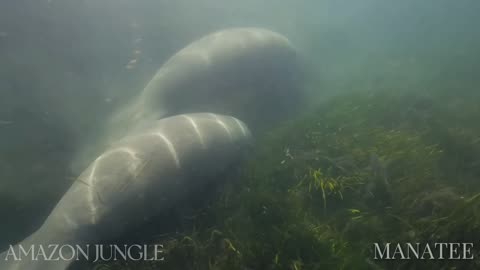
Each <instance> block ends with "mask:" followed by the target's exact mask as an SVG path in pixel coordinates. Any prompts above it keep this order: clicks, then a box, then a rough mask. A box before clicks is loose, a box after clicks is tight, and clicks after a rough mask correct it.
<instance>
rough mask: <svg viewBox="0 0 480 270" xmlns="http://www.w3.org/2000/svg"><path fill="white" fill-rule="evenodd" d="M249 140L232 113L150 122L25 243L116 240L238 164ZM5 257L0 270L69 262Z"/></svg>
mask: <svg viewBox="0 0 480 270" xmlns="http://www.w3.org/2000/svg"><path fill="white" fill-rule="evenodd" d="M250 141H251V135H250V131H249V129H248V128H247V127H246V125H245V124H244V123H243V122H241V121H240V120H238V119H236V118H233V117H230V116H222V115H217V114H211V113H198V114H183V115H178V116H173V117H168V118H164V119H162V120H159V121H155V122H152V123H151V126H150V127H148V128H145V129H142V130H139V131H137V132H135V133H133V134H128V135H127V136H126V137H124V138H123V139H121V140H120V141H118V142H116V143H114V144H113V145H112V146H111V148H110V149H108V150H107V151H105V152H104V153H103V154H101V155H100V156H99V157H98V158H96V159H95V160H94V161H93V162H92V163H91V164H90V166H89V167H88V168H87V169H86V170H85V171H84V172H83V173H82V174H81V175H80V176H79V177H78V179H77V181H76V182H75V183H74V184H73V185H72V186H71V188H70V189H69V190H68V191H67V192H66V193H65V195H64V196H63V197H62V199H61V200H60V202H59V203H58V204H57V205H56V207H55V208H54V209H53V211H52V212H51V214H50V215H49V216H48V218H47V219H46V221H45V222H44V224H43V225H42V226H41V227H40V229H38V230H37V231H36V232H35V233H34V234H32V235H31V236H30V237H28V238H27V239H25V240H24V241H23V242H21V243H20V246H23V247H24V248H29V247H30V246H31V245H45V246H48V245H49V244H59V245H65V244H70V245H85V244H88V243H98V242H99V241H102V240H108V239H112V238H115V237H118V236H119V235H120V234H121V233H122V232H124V231H125V229H127V228H131V227H132V226H135V225H137V224H139V223H141V222H142V221H144V218H145V217H151V216H153V215H155V214H157V213H158V212H159V211H161V210H162V209H165V208H166V207H169V206H171V205H173V204H175V203H176V202H177V201H178V200H180V199H184V198H185V197H186V196H187V195H188V194H189V193H190V192H191V191H192V190H195V189H196V188H198V187H199V186H204V185H206V184H207V182H208V181H210V180H212V179H213V178H215V176H216V175H218V174H220V173H221V172H222V171H224V170H225V169H226V168H227V166H229V165H230V164H234V163H236V162H237V161H238V159H239V158H240V156H241V153H242V152H244V150H245V149H246V148H248V147H247V146H248V145H249V144H250ZM18 247H19V245H17V246H16V247H14V248H13V250H14V251H15V250H17V251H18ZM37 247H38V246H37ZM7 255H8V253H6V252H4V253H3V254H2V255H0V269H1V270H17V269H18V270H64V269H67V267H68V266H69V265H70V264H71V261H42V260H40V261H31V260H28V259H25V258H23V260H22V261H14V260H13V259H12V258H13V257H10V258H9V256H7ZM5 259H9V260H7V261H6V260H5Z"/></svg>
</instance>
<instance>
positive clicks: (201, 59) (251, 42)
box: [110, 28, 301, 137]
mask: <svg viewBox="0 0 480 270" xmlns="http://www.w3.org/2000/svg"><path fill="white" fill-rule="evenodd" d="M299 74H300V72H299V64H298V60H297V53H296V51H295V49H294V47H293V46H292V44H291V43H290V41H289V40H288V39H287V38H286V37H284V36H282V35H280V34H278V33H275V32H272V31H270V30H267V29H262V28H231V29H225V30H221V31H218V32H215V33H212V34H209V35H207V36H204V37H202V38H200V39H198V40H196V41H194V42H193V43H191V44H190V45H188V46H186V47H185V48H183V49H181V50H180V51H179V52H177V53H176V54H175V55H173V56H172V57H171V58H170V59H169V60H168V61H167V62H166V63H165V64H164V65H163V66H161V67H160V69H159V70H158V71H157V73H156V74H155V75H154V76H153V78H152V79H151V80H150V82H148V84H147V85H146V87H145V88H144V89H143V91H141V93H140V94H139V95H138V97H136V98H135V99H134V100H133V101H132V102H131V104H129V105H128V106H126V107H125V108H122V109H120V110H119V112H118V113H116V114H115V115H114V116H113V120H112V123H114V124H113V126H115V127H116V128H114V129H112V130H110V132H111V133H113V134H116V135H117V136H120V137H121V136H122V135H123V134H124V132H128V131H129V130H131V129H135V128H136V127H139V126H140V127H141V126H144V125H142V123H144V124H145V123H146V125H148V122H149V121H151V120H152V119H153V120H154V119H159V118H162V117H165V116H170V115H175V114H181V113H192V112H202V111H208V112H213V113H219V114H227V115H234V116H235V117H237V118H239V119H241V120H242V121H244V122H245V123H246V124H247V125H248V126H249V127H250V128H251V129H252V130H255V129H257V128H260V127H263V126H266V125H268V124H269V123H271V122H272V121H274V120H278V119H284V117H285V115H284V114H285V113H286V112H288V111H290V109H292V108H293V107H295V106H296V105H298V102H297V101H298V99H299V98H300V97H301V95H300V94H299V92H298V89H299V87H298V82H299V80H298V79H299ZM119 127H120V128H119Z"/></svg>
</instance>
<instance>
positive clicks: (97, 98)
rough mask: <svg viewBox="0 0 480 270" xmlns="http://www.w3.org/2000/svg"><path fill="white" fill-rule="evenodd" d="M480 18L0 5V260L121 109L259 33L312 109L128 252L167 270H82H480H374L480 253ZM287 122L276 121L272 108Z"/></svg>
mask: <svg viewBox="0 0 480 270" xmlns="http://www.w3.org/2000/svg"><path fill="white" fill-rule="evenodd" d="M479 11H480V2H479V1H475V0H459V1H450V0H425V1H418V0H417V1H413V0H406V1H380V0H362V1H354V0H345V1H333V0H328V1H326V0H320V1H313V0H312V1H307V0H297V1H293V0H291V1H287V0H278V1H273V0H266V1H253V0H245V1H233V0H226V1H219V0H216V1H215V0H199V1H193V0H177V1H160V0H158V1H153V0H137V1H133V0H104V1H94V0H81V1H80V0H75V1H74V0H62V1H60V0H37V1H34V0H15V1H14V0H4V1H2V2H1V3H0V217H1V219H0V220H1V222H0V232H1V233H0V249H1V250H4V249H6V247H7V246H8V245H9V244H11V243H16V242H18V241H20V240H22V239H23V238H24V237H25V236H26V235H29V234H30V233H32V232H33V231H34V230H35V229H36V228H38V227H39V226H40V225H41V224H42V222H43V221H44V219H45V217H46V216H47V215H48V214H49V212H50V211H51V209H52V208H53V207H54V206H55V204H56V203H57V202H58V200H59V199H60V198H61V196H62V195H63V194H64V192H65V191H66V190H67V189H68V188H69V186H70V185H71V184H72V182H73V181H74V179H75V178H76V177H77V176H78V174H79V173H80V172H81V171H82V170H83V169H84V168H83V167H82V165H79V164H77V163H76V155H77V153H79V152H81V150H82V148H83V147H85V145H86V144H88V143H89V141H90V139H91V138H94V137H96V136H98V134H97V132H98V130H99V126H100V125H102V123H104V121H105V119H106V118H107V117H108V116H109V115H110V114H111V113H112V111H113V110H114V109H115V108H118V107H119V106H121V105H122V104H125V103H126V102H127V101H128V100H129V99H130V98H131V97H132V96H134V95H135V94H137V93H138V92H139V91H140V90H141V89H143V87H144V86H145V84H146V82H148V81H149V80H150V78H151V77H152V75H153V74H154V73H155V72H156V70H157V69H158V68H159V67H160V66H161V65H162V64H163V63H164V62H165V61H166V60H167V59H168V58H169V57H170V56H171V55H173V54H174V53H176V52H177V51H178V50H179V49H181V48H183V47H184V46H185V45H187V44H189V43H190V42H192V41H193V40H196V39H198V38H200V37H202V36H204V35H206V34H208V33H211V32H214V31H217V30H219V29H223V28H228V27H238V26H242V27H243V26H254V27H264V28H268V29H271V30H273V31H276V32H279V33H281V34H283V35H285V36H286V37H288V38H289V39H290V40H291V42H292V43H293V44H294V46H295V48H296V49H297V51H298V52H299V53H300V56H301V59H302V63H303V65H304V69H305V83H304V88H305V89H304V91H305V92H306V93H307V95H308V98H306V101H305V106H304V108H305V109H304V110H303V111H302V112H301V113H299V114H298V115H296V116H295V117H294V118H293V119H289V120H288V121H285V122H284V123H282V124H281V125H279V126H277V127H274V128H272V129H269V130H268V131H267V132H265V133H262V134H258V136H257V137H256V146H255V150H254V152H253V153H252V154H251V157H250V158H249V160H248V161H247V163H246V164H245V165H244V166H242V167H241V168H238V169H235V170H234V171H232V173H231V178H232V179H228V180H231V181H226V182H227V184H225V185H224V186H221V187H220V188H218V189H216V190H213V191H205V194H203V193H202V196H199V197H203V198H207V199H201V200H200V198H192V200H191V201H187V202H185V203H184V205H179V206H178V207H176V209H172V210H171V211H169V212H168V213H164V214H162V215H160V216H159V217H158V218H155V220H152V221H151V222H149V224H147V225H146V227H145V228H143V229H142V230H141V231H135V232H131V233H129V234H128V238H129V239H133V240H135V241H140V240H141V241H145V242H147V243H162V244H164V245H165V247H166V254H165V258H166V261H165V262H157V263H156V264H152V265H146V264H145V263H139V262H137V263H136V262H128V263H96V264H93V263H88V262H85V263H84V264H83V265H78V266H75V267H77V268H78V269H241V270H246V269H251V270H257V269H293V270H300V269H478V268H479V267H480V260H479V259H478V256H480V253H478V252H479V250H476V252H477V253H478V254H475V255H476V258H475V259H474V260H469V261H446V260H442V261H436V260H426V261H422V260H405V261H400V260H398V261H377V260H373V254H372V243H376V242H402V243H404V242H412V243H414V242H421V243H428V242H439V241H441V242H477V241H478V239H480V233H479V229H480V216H479V214H478V213H479V211H480V209H479V207H480V125H479V121H478V119H479V117H480V76H479V70H480V31H479V27H480V16H478V14H479ZM269 109H271V110H275V108H269Z"/></svg>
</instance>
